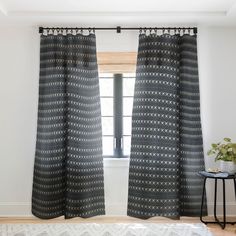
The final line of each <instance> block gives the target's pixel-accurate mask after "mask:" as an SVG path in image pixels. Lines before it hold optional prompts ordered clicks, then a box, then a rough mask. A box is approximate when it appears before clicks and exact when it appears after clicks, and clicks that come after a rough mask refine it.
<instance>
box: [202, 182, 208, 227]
mask: <svg viewBox="0 0 236 236" xmlns="http://www.w3.org/2000/svg"><path fill="white" fill-rule="evenodd" d="M206 180H207V178H204V181H203V189H202V203H201V213H200V220H201V222H202V223H206V222H205V221H204V220H203V219H202V209H203V204H204V196H205V186H206Z"/></svg>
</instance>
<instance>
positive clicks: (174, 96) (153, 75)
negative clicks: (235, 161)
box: [128, 34, 206, 218]
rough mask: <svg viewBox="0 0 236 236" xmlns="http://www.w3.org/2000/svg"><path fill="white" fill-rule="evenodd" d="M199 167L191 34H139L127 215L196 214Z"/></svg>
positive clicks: (196, 84) (193, 38)
mask: <svg viewBox="0 0 236 236" xmlns="http://www.w3.org/2000/svg"><path fill="white" fill-rule="evenodd" d="M203 169H204V157H203V145H202V130H201V121H200V99H199V79H198V62H197V43H196V36H195V35H189V34H184V35H182V36H180V35H179V34H176V35H170V34H163V35H161V36H158V35H156V34H151V35H146V34H140V36H139V49H138V61H137V71H136V83H135V93H134V105H133V118H132V141H131V157H130V169H129V197H128V215H129V216H133V217H138V218H149V217H152V216H166V217H170V218H178V217H179V216H199V215H200V206H201V193H202V179H201V178H200V177H198V175H197V173H198V171H200V170H203ZM204 209H205V214H206V206H205V208H204Z"/></svg>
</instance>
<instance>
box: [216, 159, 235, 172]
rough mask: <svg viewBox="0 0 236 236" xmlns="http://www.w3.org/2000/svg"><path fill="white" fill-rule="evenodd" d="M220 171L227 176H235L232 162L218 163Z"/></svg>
mask: <svg viewBox="0 0 236 236" xmlns="http://www.w3.org/2000/svg"><path fill="white" fill-rule="evenodd" d="M220 170H221V171H222V172H228V173H229V174H235V173H236V164H235V163H234V162H233V161H220Z"/></svg>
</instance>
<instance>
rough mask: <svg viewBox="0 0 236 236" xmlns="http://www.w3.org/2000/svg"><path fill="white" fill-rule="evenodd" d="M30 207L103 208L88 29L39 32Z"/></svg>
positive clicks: (50, 210) (87, 213)
mask: <svg viewBox="0 0 236 236" xmlns="http://www.w3.org/2000/svg"><path fill="white" fill-rule="evenodd" d="M32 213H33V214H34V215H35V216H37V217H40V218H44V219H49V218H54V217H58V216H62V215H63V216H65V218H71V217H76V216H80V217H84V218H85V217H91V216H95V215H103V214H105V210H104V182H103V159H102V129H101V109H100V95H99V80H98V71H97V58H96V38H95V35H94V34H89V35H87V36H85V35H82V34H77V35H72V34H67V35H61V34H60V35H47V36H46V35H42V36H41V49H40V80H39V104H38V129H37V143H36V154H35V165H34V179H33V193H32Z"/></svg>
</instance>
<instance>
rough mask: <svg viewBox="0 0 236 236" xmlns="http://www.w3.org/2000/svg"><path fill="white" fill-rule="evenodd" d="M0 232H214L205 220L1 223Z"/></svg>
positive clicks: (171, 235) (205, 235) (67, 235)
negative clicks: (191, 222) (189, 221)
mask: <svg viewBox="0 0 236 236" xmlns="http://www.w3.org/2000/svg"><path fill="white" fill-rule="evenodd" d="M0 236H212V234H211V233H210V232H209V230H208V229H207V227H206V226H205V225H204V224H201V223H199V224H186V223H181V224H180V223H177V224H167V223H166V224H161V223H158V224H153V223H144V224H138V223H135V224H134V223H131V224H118V223H115V224H112V223H109V224H108V223H107V224H96V223H86V224H84V223H80V224H75V223H62V224H58V223H56V224H53V223H51V224H0Z"/></svg>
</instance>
